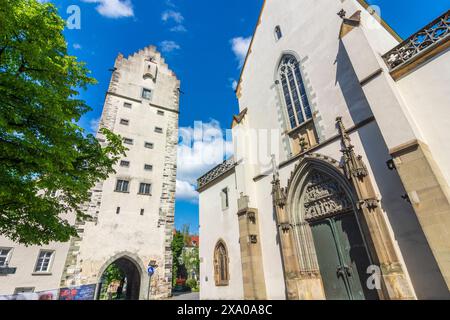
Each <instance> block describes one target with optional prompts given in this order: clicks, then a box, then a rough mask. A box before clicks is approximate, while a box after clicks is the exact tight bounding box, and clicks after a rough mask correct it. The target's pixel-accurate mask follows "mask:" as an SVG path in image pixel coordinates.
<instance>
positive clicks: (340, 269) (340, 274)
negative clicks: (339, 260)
mask: <svg viewBox="0 0 450 320" xmlns="http://www.w3.org/2000/svg"><path fill="white" fill-rule="evenodd" d="M336 274H337V277H338V278H339V277H344V276H345V271H344V267H343V266H338V267H337V269H336Z"/></svg>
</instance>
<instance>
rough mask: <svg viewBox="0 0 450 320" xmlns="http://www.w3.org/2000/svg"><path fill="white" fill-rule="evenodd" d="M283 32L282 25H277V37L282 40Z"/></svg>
mask: <svg viewBox="0 0 450 320" xmlns="http://www.w3.org/2000/svg"><path fill="white" fill-rule="evenodd" d="M282 36H283V34H282V33H281V28H280V26H276V27H275V39H277V40H280V39H281V37H282Z"/></svg>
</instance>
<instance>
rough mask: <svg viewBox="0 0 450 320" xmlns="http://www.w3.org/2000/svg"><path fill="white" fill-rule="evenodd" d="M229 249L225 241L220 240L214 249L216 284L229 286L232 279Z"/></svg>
mask: <svg viewBox="0 0 450 320" xmlns="http://www.w3.org/2000/svg"><path fill="white" fill-rule="evenodd" d="M228 262H229V259H228V251H227V248H226V246H225V243H224V242H223V241H219V242H217V244H216V247H215V249H214V280H215V283H216V286H227V285H228V282H229V280H230V274H229V271H228Z"/></svg>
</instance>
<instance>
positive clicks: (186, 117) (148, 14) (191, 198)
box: [52, 0, 450, 232]
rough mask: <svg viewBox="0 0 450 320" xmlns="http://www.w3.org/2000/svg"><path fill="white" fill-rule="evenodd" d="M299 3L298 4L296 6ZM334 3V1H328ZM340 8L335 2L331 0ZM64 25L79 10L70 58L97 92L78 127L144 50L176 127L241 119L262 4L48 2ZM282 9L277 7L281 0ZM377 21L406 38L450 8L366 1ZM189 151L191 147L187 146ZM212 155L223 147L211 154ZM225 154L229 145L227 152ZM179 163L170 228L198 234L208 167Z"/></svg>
mask: <svg viewBox="0 0 450 320" xmlns="http://www.w3.org/2000/svg"><path fill="white" fill-rule="evenodd" d="M299 1H300V0H299ZM330 1H331V0H330ZM336 1H337V0H336ZM52 2H53V3H54V4H55V5H56V6H57V7H58V8H59V10H60V14H61V16H62V17H64V18H67V17H68V16H69V15H68V14H67V13H66V9H67V7H68V6H69V5H72V4H74V5H78V6H79V7H80V8H81V29H80V30H76V29H72V30H69V29H67V30H65V36H66V38H67V42H68V44H69V50H70V53H71V54H73V55H76V56H78V57H79V59H80V60H82V61H85V62H86V63H87V66H88V68H89V69H90V70H92V75H93V76H94V77H95V78H96V79H97V80H98V84H97V85H95V86H92V87H90V88H89V89H88V90H87V91H86V92H83V94H82V98H83V99H85V100H86V101H87V103H88V105H90V106H91V107H92V108H93V111H92V112H89V113H88V114H87V115H85V116H84V117H83V118H82V119H81V121H80V124H81V125H82V126H83V127H84V128H85V129H86V130H88V131H92V130H93V129H94V128H95V124H96V121H97V120H98V118H99V117H100V114H101V110H102V107H103V102H104V97H105V91H106V89H107V87H108V83H109V80H110V76H111V73H110V71H108V69H110V68H111V67H112V66H113V64H114V60H115V58H116V56H117V54H118V53H119V52H121V53H123V54H124V55H128V54H131V53H133V52H135V51H137V50H139V49H140V48H143V47H145V46H147V45H149V44H154V45H156V46H158V48H159V49H160V50H161V51H162V52H163V55H164V56H165V59H166V61H167V62H168V64H169V66H170V68H171V69H172V70H174V71H175V72H176V74H177V76H178V77H179V78H180V80H181V89H182V91H183V92H184V94H183V95H182V96H181V101H180V111H181V113H180V127H181V128H184V129H182V132H183V130H184V132H190V131H192V129H191V128H193V127H194V122H195V121H202V122H203V123H204V124H203V128H204V129H205V128H215V129H217V130H218V129H219V128H220V127H221V128H223V129H226V128H229V126H230V124H231V119H232V115H233V114H235V113H237V112H238V106H237V100H236V98H235V95H234V92H233V88H232V87H233V81H236V80H237V79H238V77H239V73H240V67H241V65H242V59H243V57H244V55H245V52H246V48H247V45H248V42H249V40H250V38H249V37H250V36H251V35H252V32H253V29H254V26H255V23H256V20H257V18H258V15H259V11H260V7H261V4H262V0H214V1H211V0H127V1H124V0H72V1H69V2H68V1H67V0H65V1H63V0H53V1H52ZM280 2H282V0H280ZM370 3H371V4H374V5H377V6H379V7H380V9H381V16H382V18H383V19H385V21H387V22H388V24H389V25H390V26H391V27H392V28H393V29H394V30H395V31H397V32H398V33H399V35H400V36H401V37H403V38H406V37H408V36H409V35H410V34H412V33H413V32H415V31H417V30H418V29H420V28H421V27H423V26H424V25H426V24H427V23H429V22H430V21H431V20H433V19H434V18H436V17H437V16H438V15H440V14H441V13H443V12H444V11H445V10H447V9H448V8H449V7H450V0H433V1H423V0H395V1H392V0H371V1H370ZM184 147H185V148H187V149H189V148H192V147H193V146H189V145H188V146H184ZM210 147H212V148H213V149H214V148H216V147H219V148H221V146H210ZM226 147H227V148H229V147H230V146H229V145H226ZM188 160H189V158H182V161H181V163H179V171H180V172H179V176H178V180H179V181H178V183H179V184H178V188H177V192H178V193H177V194H178V196H179V197H178V199H177V203H176V213H175V217H176V218H175V224H176V227H177V228H180V227H181V226H182V225H183V224H189V225H190V229H191V231H193V232H198V205H197V202H196V192H195V190H194V186H193V183H194V182H195V178H196V177H198V176H199V175H200V174H202V173H204V172H205V171H206V170H208V169H209V168H210V167H212V166H213V165H211V164H210V165H189V161H188Z"/></svg>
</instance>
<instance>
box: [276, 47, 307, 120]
mask: <svg viewBox="0 0 450 320" xmlns="http://www.w3.org/2000/svg"><path fill="white" fill-rule="evenodd" d="M278 73H279V78H280V83H281V87H282V90H283V96H284V100H285V102H286V108H287V114H288V118H289V123H290V125H291V128H292V129H294V128H296V127H298V126H299V125H301V124H302V123H304V122H305V121H307V120H309V119H311V118H312V112H311V107H310V104H309V101H308V96H307V93H306V90H305V84H304V82H303V78H302V75H301V71H300V65H299V62H298V60H297V59H296V58H295V57H294V56H293V55H290V54H288V55H285V56H283V58H282V59H281V63H280V67H279V70H278Z"/></svg>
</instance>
